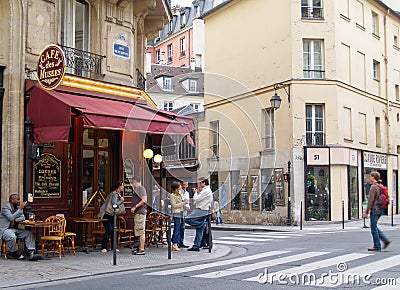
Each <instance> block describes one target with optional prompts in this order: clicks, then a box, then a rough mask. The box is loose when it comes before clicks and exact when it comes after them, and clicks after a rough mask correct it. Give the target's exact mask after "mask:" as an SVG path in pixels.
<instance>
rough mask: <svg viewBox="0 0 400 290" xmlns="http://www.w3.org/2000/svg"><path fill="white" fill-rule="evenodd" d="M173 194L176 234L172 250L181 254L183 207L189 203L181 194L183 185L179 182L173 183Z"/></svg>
mask: <svg viewBox="0 0 400 290" xmlns="http://www.w3.org/2000/svg"><path fill="white" fill-rule="evenodd" d="M171 189H172V193H171V194H170V201H171V209H172V216H173V218H174V233H173V235H172V250H173V251H178V252H180V251H181V249H180V248H179V247H178V243H179V241H180V232H181V227H182V226H183V227H184V226H185V224H184V223H183V207H184V205H185V204H187V203H188V202H189V201H188V200H187V199H183V196H182V194H181V192H180V189H181V184H180V183H179V182H177V181H174V182H172V185H171Z"/></svg>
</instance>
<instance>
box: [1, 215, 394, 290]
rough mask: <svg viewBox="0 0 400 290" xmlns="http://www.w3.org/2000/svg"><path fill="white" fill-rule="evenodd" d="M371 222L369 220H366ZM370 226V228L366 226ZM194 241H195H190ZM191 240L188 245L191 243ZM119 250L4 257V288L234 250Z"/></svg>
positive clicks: (307, 226) (387, 220)
mask: <svg viewBox="0 0 400 290" xmlns="http://www.w3.org/2000/svg"><path fill="white" fill-rule="evenodd" d="M366 225H367V226H369V220H367V221H366ZM379 225H380V227H381V228H382V229H383V230H385V229H386V228H391V217H390V216H382V217H381V219H380V221H379ZM394 226H395V227H396V228H400V215H396V216H394ZM355 228H360V229H362V228H363V220H362V219H361V220H355V221H347V222H345V230H346V229H355ZM212 229H213V230H225V231H228V230H229V231H284V232H298V231H300V227H299V226H262V225H239V224H225V223H223V224H219V225H215V224H212ZM318 230H338V231H339V230H342V224H341V223H340V222H334V223H333V222H323V221H321V222H304V223H303V231H318ZM365 230H369V229H365ZM190 242H191V241H190ZM190 242H188V245H190V244H191V243H190ZM120 250H121V252H120V253H118V254H117V265H116V266H113V265H112V264H113V255H112V252H108V253H106V254H102V253H100V252H91V253H90V254H89V255H88V254H85V253H82V252H77V254H76V256H74V255H73V254H72V253H67V254H66V256H65V257H63V258H62V259H61V260H59V259H58V257H57V256H54V257H53V256H50V258H49V259H48V260H41V261H37V262H29V261H18V260H13V259H9V260H5V259H4V258H3V257H1V258H0V263H1V267H2V272H3V274H2V275H1V277H0V289H4V288H11V287H12V288H15V287H21V289H26V288H29V285H30V284H33V283H43V282H51V281H60V280H66V279H71V278H79V277H80V278H83V277H88V276H95V275H101V274H105V273H107V274H109V273H114V272H119V273H121V272H124V271H130V270H138V269H146V268H159V267H163V266H167V265H178V264H184V263H190V262H200V261H206V260H215V259H218V258H222V257H224V256H227V255H229V254H230V252H231V249H230V247H227V246H224V245H220V244H218V245H217V244H215V245H214V247H213V250H212V252H211V253H208V250H201V251H200V252H188V251H186V250H185V249H184V250H182V252H179V253H178V252H172V259H171V260H168V249H167V247H166V246H164V247H158V248H157V247H156V246H151V247H150V248H148V249H146V255H145V256H134V255H131V250H130V249H129V248H124V247H122V248H121V249H120Z"/></svg>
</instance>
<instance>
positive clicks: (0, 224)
mask: <svg viewBox="0 0 400 290" xmlns="http://www.w3.org/2000/svg"><path fill="white" fill-rule="evenodd" d="M25 206H26V202H21V199H20V197H19V195H18V194H11V195H10V198H9V202H8V203H7V204H5V205H4V206H3V208H2V209H1V213H0V238H2V239H3V240H5V241H6V242H7V250H8V251H9V252H10V256H11V257H13V258H16V259H18V260H23V259H25V256H24V255H17V250H18V245H17V239H21V240H24V242H25V247H26V248H27V250H28V258H29V260H35V255H34V252H35V239H34V238H33V235H32V233H31V232H30V231H28V230H22V229H19V228H18V222H22V221H24V220H25V216H24V213H23V209H24V207H25Z"/></svg>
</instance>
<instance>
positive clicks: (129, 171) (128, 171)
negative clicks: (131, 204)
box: [124, 158, 135, 196]
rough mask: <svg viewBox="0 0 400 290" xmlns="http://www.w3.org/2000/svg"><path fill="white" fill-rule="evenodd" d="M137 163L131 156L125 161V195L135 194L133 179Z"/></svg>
mask: <svg viewBox="0 0 400 290" xmlns="http://www.w3.org/2000/svg"><path fill="white" fill-rule="evenodd" d="M134 169H135V165H134V164H133V161H132V160H131V159H129V158H127V159H125V161H124V196H132V195H133V186H132V184H131V181H132V179H133V176H134V174H135V170H134Z"/></svg>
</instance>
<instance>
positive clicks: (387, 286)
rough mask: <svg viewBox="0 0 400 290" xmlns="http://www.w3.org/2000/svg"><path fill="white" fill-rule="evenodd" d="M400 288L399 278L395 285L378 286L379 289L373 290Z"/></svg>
mask: <svg viewBox="0 0 400 290" xmlns="http://www.w3.org/2000/svg"><path fill="white" fill-rule="evenodd" d="M399 288H400V278H397V279H396V280H395V282H394V283H393V285H382V286H378V287H375V288H372V289H371V290H383V289H385V290H386V289H388V290H390V289H397V290H398V289H399Z"/></svg>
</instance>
